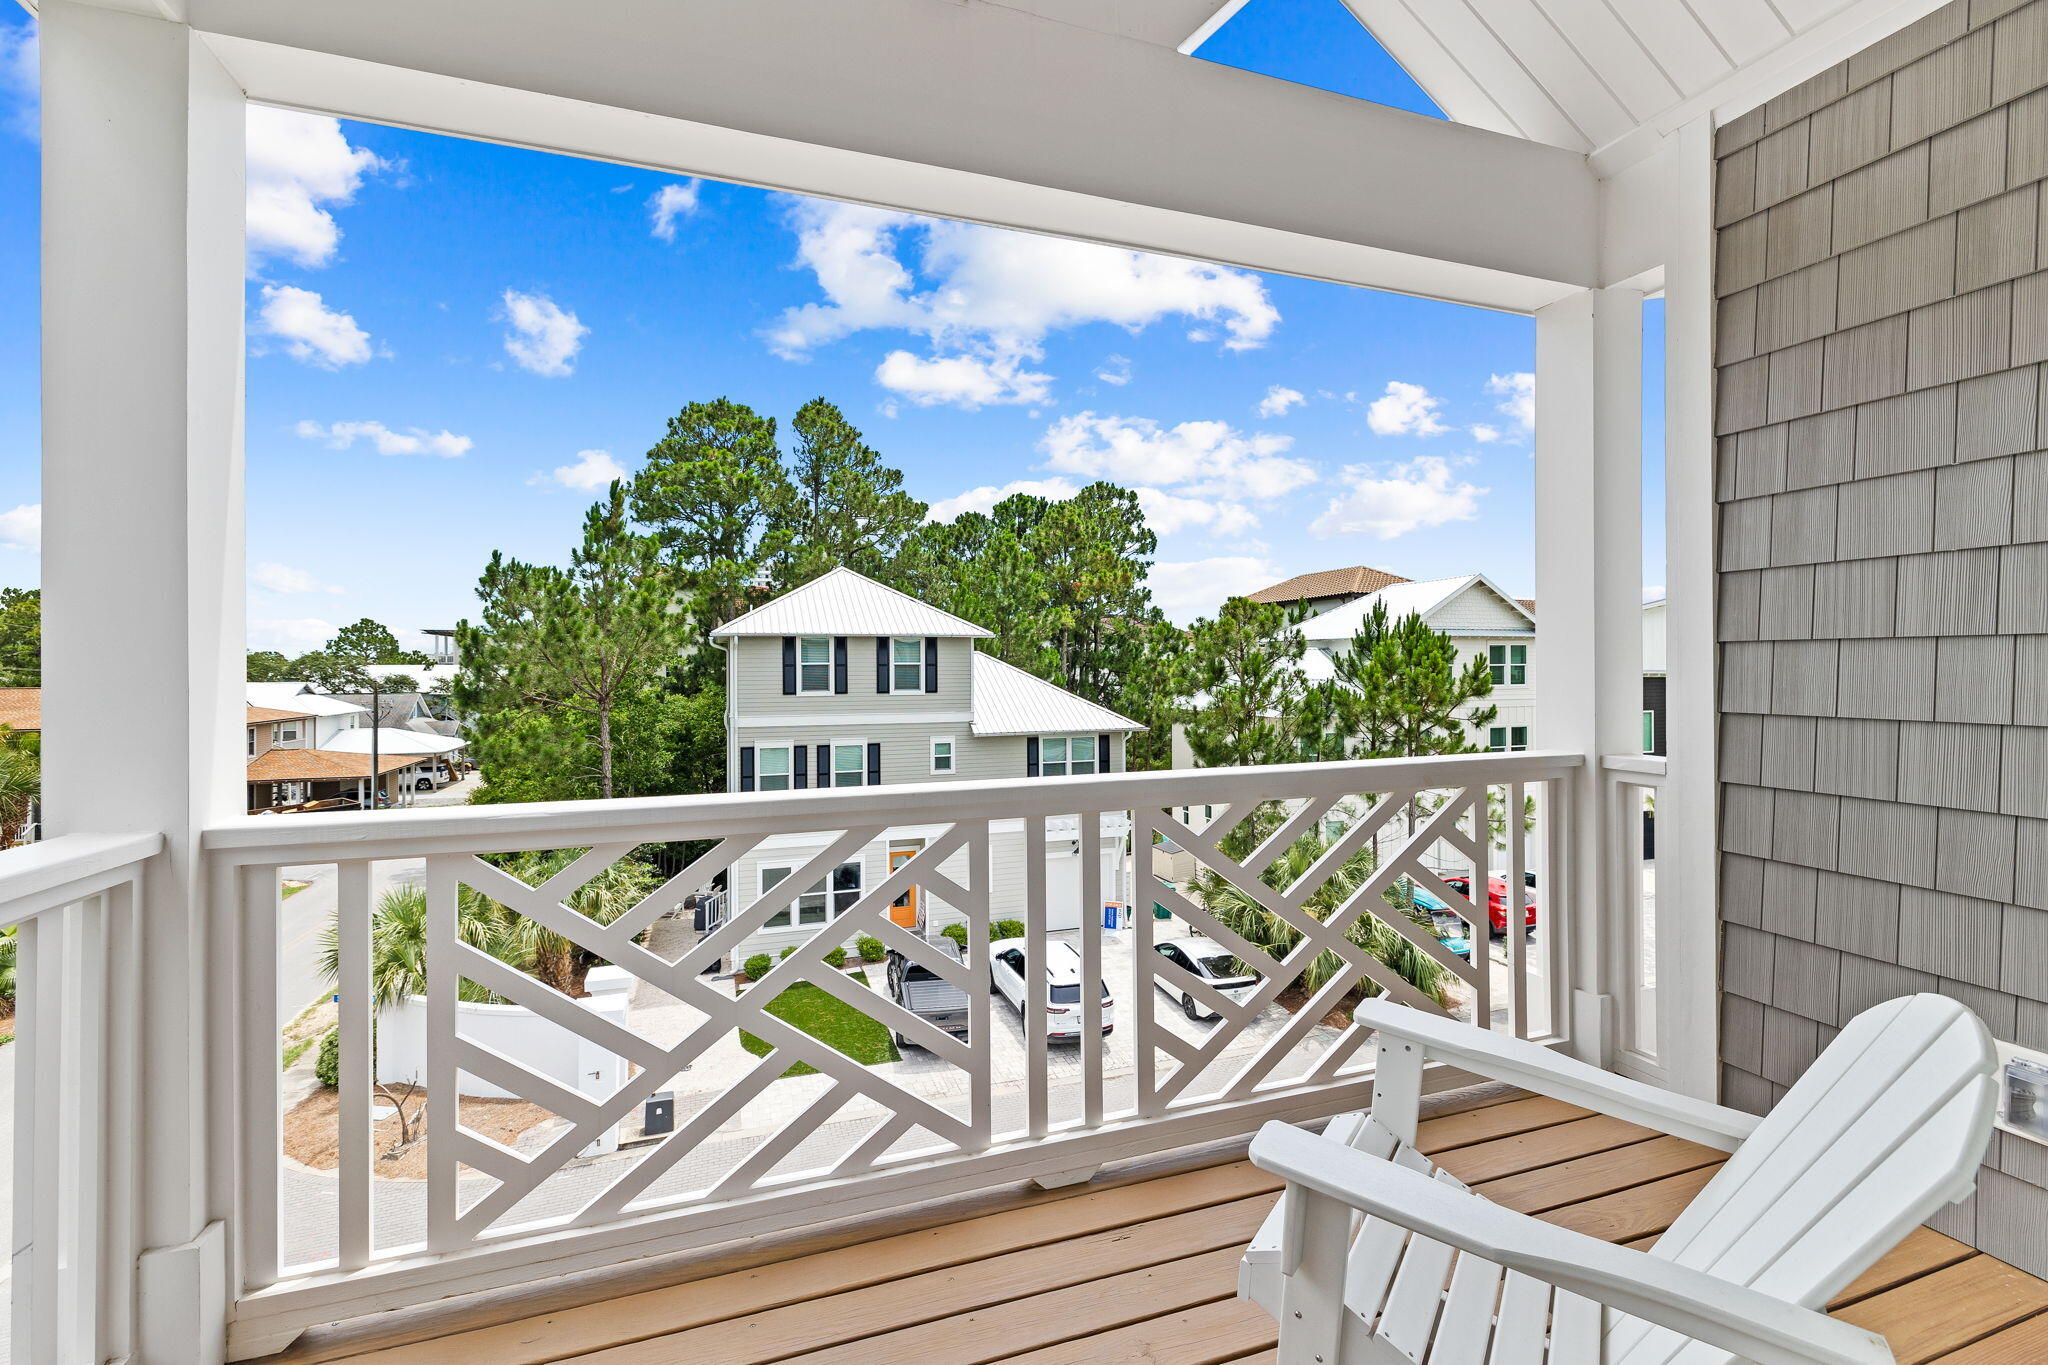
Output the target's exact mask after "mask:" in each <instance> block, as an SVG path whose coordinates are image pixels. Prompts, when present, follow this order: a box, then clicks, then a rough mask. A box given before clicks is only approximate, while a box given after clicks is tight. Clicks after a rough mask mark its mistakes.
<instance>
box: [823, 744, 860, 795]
mask: <svg viewBox="0 0 2048 1365" xmlns="http://www.w3.org/2000/svg"><path fill="white" fill-rule="evenodd" d="M820 776H821V779H822V774H821V775H820ZM867 780H868V746H867V745H865V744H835V745H833V746H832V785H833V786H835V787H858V786H861V785H862V784H864V783H865V782H866V781H867Z"/></svg>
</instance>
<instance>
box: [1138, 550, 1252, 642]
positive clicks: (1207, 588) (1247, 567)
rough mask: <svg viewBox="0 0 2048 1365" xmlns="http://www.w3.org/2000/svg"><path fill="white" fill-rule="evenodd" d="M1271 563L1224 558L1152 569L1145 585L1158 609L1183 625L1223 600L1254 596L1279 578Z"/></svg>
mask: <svg viewBox="0 0 2048 1365" xmlns="http://www.w3.org/2000/svg"><path fill="white" fill-rule="evenodd" d="M1280 576H1281V575H1280V571H1279V570H1278V569H1277V568H1275V567H1274V565H1273V561H1271V560H1269V559H1262V558H1257V557H1255V556H1251V555H1225V556H1221V557H1218V558H1215V559H1197V560H1191V561H1187V562H1184V563H1160V564H1154V565H1153V566H1152V572H1151V573H1150V574H1149V575H1147V578H1146V581H1147V582H1148V583H1149V584H1150V585H1151V588H1152V600H1153V601H1154V602H1156V603H1158V604H1159V609H1160V610H1161V611H1163V612H1165V613H1166V614H1167V615H1168V616H1169V617H1171V618H1173V619H1174V620H1175V621H1178V622H1180V623H1182V624H1183V625H1185V624H1186V623H1187V622H1189V621H1192V620H1193V619H1194V618H1195V617H1197V616H1206V615H1209V614H1210V613H1212V612H1214V611H1215V610H1216V608H1217V607H1219V606H1221V605H1222V604H1223V600H1224V599H1225V598H1227V597H1242V596H1244V595H1245V594H1246V593H1252V592H1257V591H1258V590H1259V589H1260V588H1263V587H1266V586H1268V585H1269V584H1271V583H1273V582H1274V581H1276V580H1277V579H1279V578H1280Z"/></svg>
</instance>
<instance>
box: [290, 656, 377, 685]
mask: <svg viewBox="0 0 2048 1365" xmlns="http://www.w3.org/2000/svg"><path fill="white" fill-rule="evenodd" d="M366 662H367V660H365V659H362V658H360V657H358V656H356V655H353V654H334V653H330V652H329V651H327V650H324V649H315V650H309V651H307V652H306V653H304V654H301V655H300V656H299V657H298V658H296V659H293V660H292V661H291V664H290V667H289V673H290V676H289V677H288V678H286V679H284V680H283V681H289V682H301V681H303V682H309V683H312V684H313V685H314V686H315V687H317V688H319V689H320V690H321V691H323V692H367V691H369V690H370V675H369V674H367V673H365V672H363V665H364V663H366Z"/></svg>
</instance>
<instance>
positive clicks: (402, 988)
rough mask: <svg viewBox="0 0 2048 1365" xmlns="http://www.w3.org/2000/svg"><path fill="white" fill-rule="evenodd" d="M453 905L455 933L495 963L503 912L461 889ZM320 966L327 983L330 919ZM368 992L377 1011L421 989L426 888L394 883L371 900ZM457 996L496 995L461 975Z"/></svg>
mask: <svg viewBox="0 0 2048 1365" xmlns="http://www.w3.org/2000/svg"><path fill="white" fill-rule="evenodd" d="M462 890H463V894H462V895H460V896H458V897H457V898H456V903H455V937H456V938H457V939H459V940H460V941H462V942H464V943H467V944H469V945H470V946H471V947H473V948H477V949H480V950H481V951H483V952H486V953H489V954H490V955H491V956H492V957H495V958H498V959H499V960H500V961H504V962H509V963H511V964H512V965H513V966H517V965H518V963H517V962H515V961H513V959H512V958H510V957H509V956H508V955H507V954H506V952H505V951H504V949H505V947H506V935H505V925H504V915H503V913H502V912H501V911H500V910H499V909H498V907H497V906H495V905H493V904H491V902H489V901H487V900H485V899H484V898H483V897H481V896H478V895H475V894H474V893H472V892H470V890H469V888H468V887H464V888H462ZM320 970H321V971H322V972H324V973H326V975H327V979H328V980H329V981H334V980H338V979H339V978H340V976H341V943H340V939H339V936H338V934H337V932H336V929H335V923H334V920H333V919H331V918H330V919H329V920H328V921H327V932H326V933H325V934H324V935H323V936H322V938H321V946H320ZM370 992H371V998H372V999H373V1001H374V1002H375V1004H376V1007H377V1008H378V1009H383V1008H385V1007H386V1006H390V1005H396V1004H398V1003H399V1002H401V1001H403V1000H405V999H406V998H407V997H409V996H415V995H425V994H426V993H427V891H426V888H425V887H422V886H394V887H392V888H391V889H390V890H388V891H386V892H385V893H384V894H383V895H381V896H379V897H378V898H377V909H376V911H375V912H374V913H373V914H372V916H371V918H370ZM457 998H459V999H462V1000H467V1001H470V1002H472V1003H474V1004H491V1003H496V1002H497V1001H498V997H497V996H495V995H493V994H492V993H491V992H489V991H487V990H485V989H484V988H483V987H482V986H479V985H477V984H476V983H475V982H474V981H471V980H469V979H468V978H467V977H464V978H463V979H462V982H461V986H460V990H459V993H458V997H457Z"/></svg>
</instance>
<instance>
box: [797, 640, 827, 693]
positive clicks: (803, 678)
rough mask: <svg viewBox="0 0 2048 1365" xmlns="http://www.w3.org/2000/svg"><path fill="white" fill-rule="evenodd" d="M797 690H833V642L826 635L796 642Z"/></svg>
mask: <svg viewBox="0 0 2048 1365" xmlns="http://www.w3.org/2000/svg"><path fill="white" fill-rule="evenodd" d="M796 690H797V691H799V692H830V691H831V690H832V640H831V637H829V636H825V635H806V636H805V637H803V638H802V639H800V640H798V641H797V642H796Z"/></svg>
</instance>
